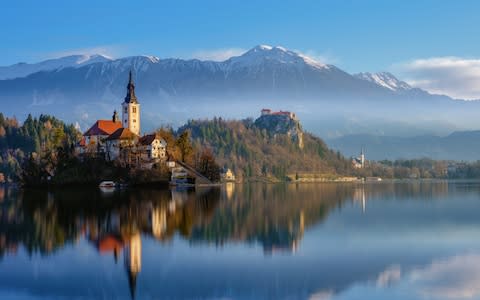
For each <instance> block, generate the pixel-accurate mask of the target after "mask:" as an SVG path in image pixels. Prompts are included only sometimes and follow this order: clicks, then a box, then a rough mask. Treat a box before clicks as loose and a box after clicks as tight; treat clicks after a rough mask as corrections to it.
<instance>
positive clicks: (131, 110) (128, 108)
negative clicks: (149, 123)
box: [122, 71, 140, 135]
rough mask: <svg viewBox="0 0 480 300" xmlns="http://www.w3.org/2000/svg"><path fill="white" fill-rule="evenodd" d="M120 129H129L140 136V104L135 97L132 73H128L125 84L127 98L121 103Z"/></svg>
mask: <svg viewBox="0 0 480 300" xmlns="http://www.w3.org/2000/svg"><path fill="white" fill-rule="evenodd" d="M122 127H123V128H128V129H130V131H131V132H133V133H135V134H136V135H140V104H139V103H138V101H137V96H135V84H134V83H133V79H132V71H130V73H129V77H128V84H127V96H125V101H124V102H123V103H122Z"/></svg>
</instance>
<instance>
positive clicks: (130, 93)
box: [125, 70, 138, 103]
mask: <svg viewBox="0 0 480 300" xmlns="http://www.w3.org/2000/svg"><path fill="white" fill-rule="evenodd" d="M125 102H126V103H138V101H137V96H135V84H134V83H133V78H132V70H130V72H129V74H128V84H127V96H126V97H125Z"/></svg>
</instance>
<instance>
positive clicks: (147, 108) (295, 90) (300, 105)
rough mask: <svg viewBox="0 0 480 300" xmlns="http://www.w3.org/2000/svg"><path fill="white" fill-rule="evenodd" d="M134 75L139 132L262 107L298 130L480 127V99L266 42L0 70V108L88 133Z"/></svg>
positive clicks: (117, 102)
mask: <svg viewBox="0 0 480 300" xmlns="http://www.w3.org/2000/svg"><path fill="white" fill-rule="evenodd" d="M130 70H133V72H134V77H135V81H136V86H137V90H136V92H137V96H138V99H139V101H140V103H141V105H142V112H143V114H142V126H143V129H144V130H145V131H150V130H153V129H155V126H158V124H159V123H160V122H161V123H163V124H171V125H173V126H178V125H181V124H183V123H185V122H186V120H188V119H192V118H205V117H207V118H213V117H214V116H223V117H226V118H235V119H239V118H245V117H249V116H252V111H259V110H260V109H261V108H263V107H265V106H268V107H283V108H285V109H289V110H295V111H297V112H298V114H299V117H301V119H302V122H303V124H304V126H305V127H306V128H308V130H309V131H312V132H315V133H316V134H319V135H321V136H339V135H344V134H354V133H360V132H368V133H372V134H376V133H378V131H384V132H382V134H386V135H396V134H397V132H412V128H413V130H414V132H417V131H418V132H422V133H436V134H438V133H440V134H444V133H445V132H451V131H452V130H451V129H453V128H456V127H457V128H475V126H476V127H478V128H480V121H479V120H478V117H477V112H478V111H479V110H480V102H478V101H456V100H453V99H451V98H449V97H447V96H441V95H432V94H429V93H428V92H426V91H424V90H421V89H418V88H414V87H411V86H409V85H408V84H406V83H405V82H403V81H401V80H399V79H397V78H395V76H393V75H392V74H389V73H360V74H356V75H353V74H349V73H348V72H345V71H343V70H342V69H340V68H338V67H336V66H334V65H331V64H325V63H322V62H319V61H316V60H314V59H312V58H311V57H308V56H305V55H303V54H301V53H298V52H295V51H291V50H288V49H285V48H282V47H271V46H265V45H260V46H256V47H254V48H252V49H250V50H249V51H247V52H245V53H244V54H242V55H240V56H237V57H231V58H229V59H227V60H225V61H222V62H214V61H201V60H197V59H191V60H184V59H176V58H158V57H154V56H132V57H124V58H119V59H110V58H108V57H103V56H98V55H97V56H82V55H79V56H71V57H64V58H59V59H53V60H49V61H45V62H40V63H38V64H17V65H13V66H8V67H0V102H1V103H2V112H3V113H5V114H8V115H16V116H17V117H18V118H20V119H23V118H24V117H26V114H27V113H28V112H31V113H32V114H34V115H39V114H41V113H44V114H51V115H55V116H57V117H59V118H61V119H63V120H65V121H67V122H78V123H79V125H80V126H81V127H82V129H86V127H87V126H88V125H89V124H91V123H92V122H93V121H95V120H96V119H101V118H106V117H109V116H110V115H111V113H112V111H113V110H114V109H117V110H118V109H119V106H120V103H121V102H122V99H123V97H124V94H125V87H126V83H127V79H128V72H129V71H130ZM425 116H429V117H428V118H425ZM456 116H461V118H460V117H456ZM372 120H373V122H372ZM438 124H446V128H443V127H441V126H438ZM442 126H443V125H442ZM419 130H421V131H419ZM439 131H441V132H439Z"/></svg>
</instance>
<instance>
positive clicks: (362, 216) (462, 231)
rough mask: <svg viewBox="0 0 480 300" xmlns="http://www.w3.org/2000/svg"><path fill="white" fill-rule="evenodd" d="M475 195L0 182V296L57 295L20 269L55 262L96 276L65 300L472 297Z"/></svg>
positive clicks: (451, 190) (477, 190) (365, 188)
mask: <svg viewBox="0 0 480 300" xmlns="http://www.w3.org/2000/svg"><path fill="white" fill-rule="evenodd" d="M479 195H480V185H479V184H477V183H448V182H414V183H372V184H320V185H318V184H298V185H297V184H290V185H262V184H257V185H253V184H252V185H233V184H232V185H226V186H224V187H222V188H211V189H198V190H196V191H192V190H183V191H182V190H165V189H130V190H120V191H119V190H116V191H114V192H110V193H103V192H101V191H99V190H98V189H80V190H73V189H63V190H55V191H50V192H49V191H38V190H15V189H4V188H1V187H0V196H1V198H0V270H1V271H2V272H0V273H3V271H5V273H4V274H6V273H7V272H10V273H11V272H13V273H16V274H18V277H15V276H14V277H12V278H11V279H10V278H8V277H5V276H2V275H0V282H2V281H3V284H1V283H0V297H2V295H3V296H4V295H5V291H9V290H10V286H12V285H14V286H17V285H18V286H19V288H18V289H15V288H14V289H13V291H14V292H15V293H16V292H18V291H20V290H29V291H30V293H32V294H34V295H37V298H56V296H58V294H57V295H56V296H52V294H51V293H54V291H57V292H58V291H60V290H62V289H61V288H60V287H59V286H61V285H62V284H64V282H63V281H62V279H59V278H56V279H55V280H52V278H51V275H49V273H48V272H47V273H45V271H43V273H42V274H43V276H45V277H46V278H50V280H48V279H43V278H41V277H37V275H35V274H37V273H36V272H38V270H36V271H35V272H33V271H32V272H33V275H29V274H28V272H29V265H32V266H34V265H35V266H36V268H37V267H38V265H39V264H40V265H42V264H45V268H46V266H50V265H51V264H52V265H55V266H57V261H59V260H61V259H62V258H64V259H68V260H69V261H71V264H72V266H75V268H70V269H63V268H62V267H61V266H60V265H58V268H59V272H60V270H63V271H62V272H63V273H62V274H66V276H80V277H81V276H83V274H88V272H87V270H89V272H91V271H92V270H94V272H96V271H95V270H97V273H98V275H97V276H98V277H97V280H100V281H103V282H104V284H102V285H101V287H97V288H94V286H95V282H94V279H84V280H86V283H85V284H80V283H77V288H78V290H75V289H72V288H70V290H69V291H68V292H67V291H62V293H64V294H62V295H63V296H65V295H68V296H65V297H67V298H68V297H80V298H82V297H83V298H102V297H101V296H99V295H112V294H114V295H115V296H112V297H111V298H134V297H136V298H147V299H148V298H158V297H160V298H223V297H227V298H233V299H238V298H240V299H244V298H245V299H257V298H269V299H279V298H280V299H281V298H293V299H308V298H312V299H327V298H332V299H333V298H338V299H367V298H368V299H385V298H388V299H396V298H398V299H416V298H421V297H429V298H434V299H436V298H442V297H443V296H445V295H450V296H451V297H450V298H452V299H455V298H474V297H478V296H480V291H477V289H476V288H473V286H474V283H475V282H476V278H477V277H478V276H477V275H478V274H477V273H478V270H479V268H477V266H479V265H480V264H479V263H478V261H479V259H478V257H479V255H480V242H477V241H476V236H478V233H480V220H479V219H478V215H477V213H476V212H477V211H478V209H480V203H479V201H478V196H479ZM89 249H90V250H89ZM91 250H93V251H94V253H96V255H97V256H98V257H96V256H91V255H92V254H89V255H90V256H88V259H86V258H85V259H86V260H83V257H82V256H83V255H85V253H90V251H91ZM465 250H468V251H467V252H465ZM23 253H25V254H26V256H27V257H28V260H22V257H23V255H24V254H23ZM105 259H107V260H105ZM99 266H102V267H101V268H102V269H100V272H98V270H99V269H98V268H99ZM13 270H14V271H13ZM118 274H122V276H123V278H125V281H124V282H123V279H121V278H122V277H118ZM162 274H163V275H162ZM447 274H450V275H451V274H455V276H450V275H447ZM462 274H465V275H462ZM31 276H33V277H31ZM159 276H160V277H161V280H156V279H157V278H160V277H159ZM14 278H16V279H15V280H16V281H15V282H14V281H12V280H14ZM19 278H23V279H19ZM460 279H462V280H460ZM9 280H10V281H9ZM22 280H23V281H22ZM47 280H48V281H47ZM112 280H113V281H112ZM18 281H20V282H21V283H19V282H18ZM33 282H40V283H41V284H42V285H43V287H42V288H39V287H37V286H36V285H34V284H33ZM57 282H58V283H57ZM122 282H123V283H122ZM447 283H448V284H447ZM117 285H119V286H121V288H118V287H117ZM45 289H48V290H49V293H47V292H45V291H44V290H45ZM84 290H89V291H91V292H92V293H93V294H88V295H87V294H84V293H85V292H84ZM40 291H41V292H40ZM405 291H408V292H405ZM42 293H44V294H42ZM45 293H46V294H45ZM68 293H72V294H68ZM7 295H9V294H7ZM42 295H43V296H42ZM45 295H47V296H45ZM442 295H443V296H442ZM127 296H128V297H127ZM441 296H442V297H441ZM60 298H61V297H60Z"/></svg>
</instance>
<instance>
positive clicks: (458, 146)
mask: <svg viewBox="0 0 480 300" xmlns="http://www.w3.org/2000/svg"><path fill="white" fill-rule="evenodd" d="M326 142H327V144H328V145H329V147H331V148H333V149H335V150H338V151H340V152H341V153H343V154H344V155H345V156H347V157H354V156H355V157H356V156H358V155H359V154H360V151H361V149H363V150H364V151H365V152H366V158H367V159H370V160H384V159H388V160H396V159H419V158H431V159H438V160H457V161H459V160H463V161H477V160H480V131H479V130H472V131H456V132H453V133H451V134H449V135H447V136H434V135H421V136H412V137H398V136H378V135H377V136H376V135H371V134H355V135H345V136H342V137H338V138H334V139H328V140H327V141H326Z"/></svg>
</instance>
